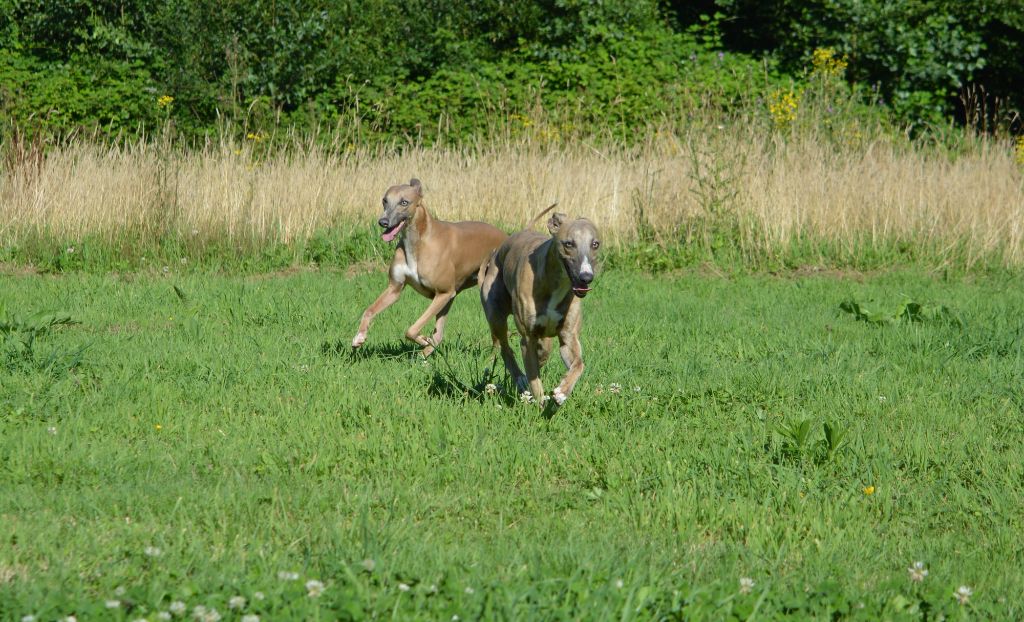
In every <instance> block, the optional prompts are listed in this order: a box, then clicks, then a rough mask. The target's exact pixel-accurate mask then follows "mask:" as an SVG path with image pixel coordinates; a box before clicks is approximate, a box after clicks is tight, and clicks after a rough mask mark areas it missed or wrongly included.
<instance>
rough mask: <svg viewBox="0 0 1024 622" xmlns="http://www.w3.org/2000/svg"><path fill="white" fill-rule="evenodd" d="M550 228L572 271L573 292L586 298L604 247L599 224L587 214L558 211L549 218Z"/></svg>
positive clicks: (563, 260) (566, 269)
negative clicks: (577, 215) (573, 216)
mask: <svg viewBox="0 0 1024 622" xmlns="http://www.w3.org/2000/svg"><path fill="white" fill-rule="evenodd" d="M548 231H550V232H551V235H552V237H553V238H554V243H555V248H556V249H557V250H558V257H559V259H561V260H562V265H563V266H564V267H565V273H566V274H567V275H569V281H570V282H571V283H572V293H573V294H575V295H576V297H577V298H583V297H584V296H586V295H587V293H588V292H589V291H590V290H591V289H592V287H591V283H593V281H594V276H595V275H596V274H597V249H599V248H600V247H601V239H600V235H599V234H598V232H597V226H596V225H594V223H592V222H590V221H589V220H587V219H586V218H577V219H576V220H570V219H569V217H568V216H566V215H565V214H555V215H553V216H552V217H551V218H550V219H549V220H548Z"/></svg>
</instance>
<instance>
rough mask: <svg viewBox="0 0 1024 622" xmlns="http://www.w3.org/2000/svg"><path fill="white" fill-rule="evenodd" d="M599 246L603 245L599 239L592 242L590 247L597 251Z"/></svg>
mask: <svg viewBox="0 0 1024 622" xmlns="http://www.w3.org/2000/svg"><path fill="white" fill-rule="evenodd" d="M598 246H601V243H600V242H598V241H597V240H594V241H593V242H591V243H590V248H592V249H594V250H595V251H596V250H597V247H598Z"/></svg>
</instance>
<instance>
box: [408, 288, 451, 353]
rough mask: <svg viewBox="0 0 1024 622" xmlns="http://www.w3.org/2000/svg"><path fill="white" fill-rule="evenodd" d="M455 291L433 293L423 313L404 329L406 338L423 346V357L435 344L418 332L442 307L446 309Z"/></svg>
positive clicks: (432, 349)
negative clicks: (432, 297) (407, 328)
mask: <svg viewBox="0 0 1024 622" xmlns="http://www.w3.org/2000/svg"><path fill="white" fill-rule="evenodd" d="M455 293H456V292H454V291H452V292H438V293H436V294H434V299H433V300H431V301H430V305H429V306H428V307H427V310H426V311H424V312H423V315H421V316H420V319H418V320H416V322H415V323H414V324H413V325H412V326H410V327H409V330H407V331H405V338H406V339H408V340H410V341H412V342H414V343H418V344H420V345H421V346H423V356H424V357H427V356H430V353H431V352H433V351H434V346H435V345H436V344H432V343H430V341H428V340H427V338H426V337H424V336H423V335H421V334H420V331H421V330H423V327H424V326H425V325H426V323H427V322H429V321H430V318H432V317H434V316H435V315H437V314H438V313H440V312H441V310H442V309H446V308H447V306H448V305H450V304H451V302H452V300H453V299H454V298H455ZM442 326H443V324H442Z"/></svg>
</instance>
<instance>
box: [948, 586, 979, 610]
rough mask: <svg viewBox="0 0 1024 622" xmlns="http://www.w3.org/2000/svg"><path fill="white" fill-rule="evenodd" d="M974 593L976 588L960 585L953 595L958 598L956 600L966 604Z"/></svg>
mask: <svg viewBox="0 0 1024 622" xmlns="http://www.w3.org/2000/svg"><path fill="white" fill-rule="evenodd" d="M973 593H974V590H972V589H971V588H969V587H967V586H966V585H961V586H960V587H958V588H956V591H955V592H953V596H954V597H955V598H956V602H958V603H960V604H961V605H966V604H967V602H968V601H969V600H971V594H973Z"/></svg>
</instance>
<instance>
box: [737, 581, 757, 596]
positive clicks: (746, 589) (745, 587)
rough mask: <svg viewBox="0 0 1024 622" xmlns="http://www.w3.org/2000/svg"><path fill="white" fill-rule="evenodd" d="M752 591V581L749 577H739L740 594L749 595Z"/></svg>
mask: <svg viewBox="0 0 1024 622" xmlns="http://www.w3.org/2000/svg"><path fill="white" fill-rule="evenodd" d="M753 589H754V580H753V579H751V578H750V577H740V594H749V593H750V592H751V590H753Z"/></svg>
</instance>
